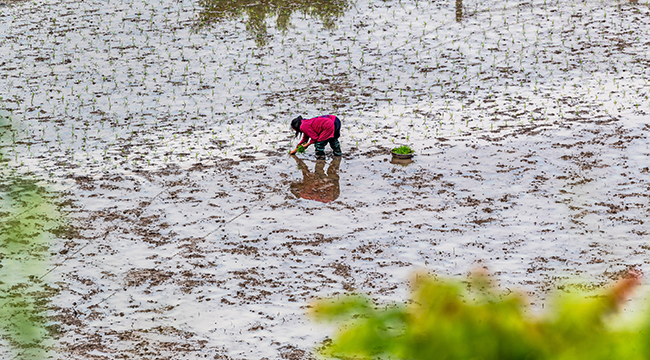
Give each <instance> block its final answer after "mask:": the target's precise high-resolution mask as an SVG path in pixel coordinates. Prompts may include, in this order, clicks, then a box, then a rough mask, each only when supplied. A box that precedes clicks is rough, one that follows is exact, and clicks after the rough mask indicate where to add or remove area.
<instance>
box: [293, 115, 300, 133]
mask: <svg viewBox="0 0 650 360" xmlns="http://www.w3.org/2000/svg"><path fill="white" fill-rule="evenodd" d="M300 125H302V116H298V117H297V118H295V119H293V120H291V128H292V129H293V131H295V132H296V137H298V135H300V134H302V131H300Z"/></svg>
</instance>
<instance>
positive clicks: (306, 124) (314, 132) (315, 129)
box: [300, 115, 336, 144]
mask: <svg viewBox="0 0 650 360" xmlns="http://www.w3.org/2000/svg"><path fill="white" fill-rule="evenodd" d="M334 119H336V116H334V115H322V116H318V117H315V118H311V119H303V120H302V124H301V125H300V131H302V132H303V133H304V134H305V135H304V136H303V137H302V140H300V143H301V144H304V143H306V142H307V141H309V139H310V138H311V141H310V142H309V144H313V143H315V142H319V141H325V140H329V139H331V138H332V137H334V130H335V129H334Z"/></svg>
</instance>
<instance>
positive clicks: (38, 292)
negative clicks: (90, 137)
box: [0, 114, 60, 359]
mask: <svg viewBox="0 0 650 360" xmlns="http://www.w3.org/2000/svg"><path fill="white" fill-rule="evenodd" d="M13 134H15V131H14V129H13V127H12V126H11V123H10V121H9V120H8V119H7V118H6V117H3V116H2V114H0V330H1V335H2V338H3V340H5V341H6V343H8V344H9V345H11V346H12V348H13V353H12V359H44V358H47V357H48V355H47V354H48V351H49V349H50V348H51V347H52V346H53V341H52V336H51V332H52V330H53V327H52V326H51V325H52V324H51V323H50V322H49V321H48V316H47V306H48V304H49V298H50V297H51V296H52V294H53V290H52V289H51V288H50V287H49V286H48V284H47V283H46V282H44V281H43V280H42V279H41V277H42V276H43V275H44V274H45V273H46V272H47V270H48V267H49V265H50V263H49V260H50V251H49V249H50V248H49V242H50V240H51V238H52V237H53V235H52V233H51V232H52V231H54V230H55V229H57V228H58V226H59V220H60V214H59V211H58V209H57V206H56V201H55V199H56V197H55V196H54V195H53V194H52V193H51V192H49V191H48V190H47V188H46V187H45V186H43V185H41V183H40V182H39V181H37V180H35V179H28V178H25V177H21V176H17V175H15V174H14V173H13V172H12V171H10V170H9V168H8V167H7V166H6V164H7V161H8V157H10V156H7V155H8V154H7V152H10V151H12V150H11V148H12V146H11V144H12V142H13V140H12V135H13Z"/></svg>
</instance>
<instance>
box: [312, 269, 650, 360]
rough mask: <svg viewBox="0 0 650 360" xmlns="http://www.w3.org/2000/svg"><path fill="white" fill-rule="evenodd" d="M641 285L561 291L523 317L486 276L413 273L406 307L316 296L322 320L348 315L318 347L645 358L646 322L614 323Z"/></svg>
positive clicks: (343, 351)
mask: <svg viewBox="0 0 650 360" xmlns="http://www.w3.org/2000/svg"><path fill="white" fill-rule="evenodd" d="M637 284H638V275H637V274H636V273H629V274H628V276H627V278H625V279H623V280H620V281H619V282H617V283H616V284H614V285H613V286H612V287H610V288H609V289H608V290H606V291H604V292H603V293H601V294H599V295H597V296H589V297H587V296H585V294H578V293H571V294H564V295H563V296H562V297H558V298H557V299H556V301H555V306H554V307H552V310H551V311H549V312H547V313H545V314H543V315H541V316H538V317H534V316H530V315H526V314H525V312H524V311H523V310H524V298H523V297H522V296H520V295H517V294H514V293H511V294H507V295H504V294H500V293H499V292H498V291H496V290H495V289H494V288H493V287H492V286H491V285H490V283H489V279H488V278H487V277H486V276H484V275H478V276H475V277H474V278H473V279H472V281H471V282H470V283H469V284H463V283H461V282H459V281H454V280H448V279H446V280H445V279H437V278H435V277H432V276H430V275H416V277H415V279H414V286H413V292H412V298H411V299H410V301H409V302H408V303H407V304H406V305H391V306H386V307H378V306H377V305H376V304H374V303H373V302H372V301H371V300H370V299H368V298H367V297H364V296H357V295H351V296H347V297H344V298H341V299H338V300H336V301H332V300H321V301H319V302H318V303H316V304H315V306H314V307H313V309H312V315H313V317H314V318H315V319H316V320H319V321H333V320H341V319H347V322H346V323H345V325H343V326H342V327H341V328H340V329H339V331H338V333H337V334H336V336H335V337H334V339H333V341H331V342H329V343H327V344H326V346H324V347H323V348H322V349H321V353H323V354H324V355H327V356H332V357H337V358H376V357H379V358H398V359H412V360H419V359H459V360H460V359H495V360H496V359H499V360H506V359H647V358H648V357H649V356H650V347H649V345H648V341H647V340H648V336H649V335H650V332H649V331H648V329H649V328H650V322H648V321H647V320H646V321H643V322H642V323H641V324H637V325H635V326H629V327H621V326H616V327H615V326H614V325H616V321H615V319H616V318H615V316H614V314H615V313H616V311H617V310H618V309H619V308H620V306H621V305H622V303H623V302H624V301H625V300H626V299H627V298H628V295H629V293H630V292H631V290H632V289H633V288H634V287H635V286H636V285H637Z"/></svg>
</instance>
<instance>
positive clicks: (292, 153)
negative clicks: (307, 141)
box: [289, 148, 298, 155]
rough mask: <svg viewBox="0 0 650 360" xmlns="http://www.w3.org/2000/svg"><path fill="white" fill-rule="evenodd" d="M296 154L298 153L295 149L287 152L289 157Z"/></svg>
mask: <svg viewBox="0 0 650 360" xmlns="http://www.w3.org/2000/svg"><path fill="white" fill-rule="evenodd" d="M296 152H298V148H295V149H293V150H291V151H289V155H295V154H296Z"/></svg>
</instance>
